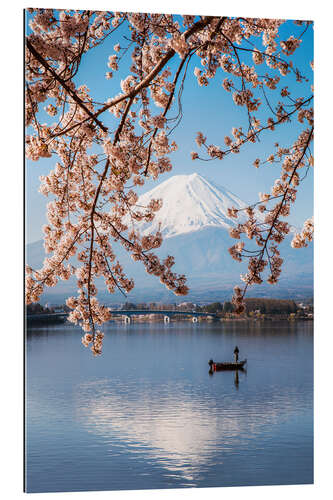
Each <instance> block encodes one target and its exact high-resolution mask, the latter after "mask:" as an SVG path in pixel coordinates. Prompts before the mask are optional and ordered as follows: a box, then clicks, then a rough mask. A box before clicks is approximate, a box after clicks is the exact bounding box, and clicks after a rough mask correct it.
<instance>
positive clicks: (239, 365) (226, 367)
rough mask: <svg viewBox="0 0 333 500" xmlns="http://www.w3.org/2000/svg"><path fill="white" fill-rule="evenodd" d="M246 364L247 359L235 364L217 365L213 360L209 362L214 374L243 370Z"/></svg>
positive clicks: (231, 362)
mask: <svg viewBox="0 0 333 500" xmlns="http://www.w3.org/2000/svg"><path fill="white" fill-rule="evenodd" d="M245 363H246V359H244V360H243V361H237V363H236V362H233V361H230V362H228V361H227V362H225V363H215V361H213V360H212V359H210V360H209V362H208V364H209V366H210V370H212V371H214V372H218V371H222V370H243V369H244V365H245Z"/></svg>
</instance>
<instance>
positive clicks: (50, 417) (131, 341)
mask: <svg viewBox="0 0 333 500" xmlns="http://www.w3.org/2000/svg"><path fill="white" fill-rule="evenodd" d="M312 329H313V324H312V322H310V321H309V322H288V321H283V322H282V321H281V322H259V321H258V322H229V323H207V322H202V323H198V324H192V323H190V322H175V323H170V324H166V325H164V324H163V323H132V324H130V325H123V324H121V323H110V324H109V326H108V327H107V328H105V329H104V331H105V338H104V350H103V355H102V356H101V357H97V358H94V357H93V356H92V354H91V352H90V350H89V349H87V348H85V347H83V346H82V344H81V336H82V334H81V330H80V329H79V328H77V327H74V326H72V325H69V324H64V325H54V326H50V327H48V328H45V327H44V326H43V327H36V328H29V330H28V333H27V343H26V488H27V491H28V492H51V491H84V490H86V491H87V490H123V489H127V490H131V489H148V488H154V489H155V488H156V489H157V488H180V487H209V486H242V485H244V486H249V485H278V484H305V483H312V482H313V330H312ZM236 344H237V345H238V347H239V349H240V356H239V357H240V359H243V358H247V360H248V365H247V371H246V372H238V379H237V375H236V373H235V372H218V373H214V374H213V375H209V373H208V370H209V367H208V360H209V359H210V358H213V359H214V360H216V361H224V360H231V359H232V353H233V350H234V347H235V345H236Z"/></svg>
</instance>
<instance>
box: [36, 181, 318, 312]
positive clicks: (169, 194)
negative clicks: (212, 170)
mask: <svg viewBox="0 0 333 500" xmlns="http://www.w3.org/2000/svg"><path fill="white" fill-rule="evenodd" d="M160 198H161V199H162V200H163V205H162V208H161V209H160V210H159V211H158V212H157V213H156V216H155V219H154V220H153V221H152V222H151V223H143V222H141V223H136V228H137V229H140V233H144V234H147V233H150V232H154V231H157V230H158V229H160V231H161V232H162V235H163V243H162V246H161V248H159V249H158V250H157V251H156V253H157V254H158V255H159V256H160V257H161V258H165V257H166V256H167V255H172V256H174V257H175V262H176V263H175V266H174V268H173V269H174V271H175V272H177V273H182V274H185V275H186V276H187V279H188V285H189V287H190V295H189V299H190V300H193V299H195V300H205V299H206V300H224V298H226V297H228V298H230V293H231V290H232V287H233V286H234V285H235V284H236V283H239V282H240V281H239V275H240V273H244V272H246V268H247V263H246V262H242V263H238V262H236V261H234V260H233V259H232V257H231V256H230V254H229V252H228V248H229V247H230V246H232V245H233V244H234V242H235V240H233V239H232V238H231V237H230V235H229V229H230V228H231V227H233V226H235V225H236V224H237V223H238V222H242V221H244V220H246V214H245V213H244V212H240V213H239V217H238V218H237V219H232V218H230V217H229V216H228V212H227V209H228V208H231V207H235V208H237V209H243V208H244V207H246V206H247V204H246V203H245V202H243V201H242V200H240V199H239V198H238V197H237V196H235V195H234V194H232V193H231V192H230V191H228V190H227V189H225V188H222V187H218V186H216V185H214V184H213V183H212V182H210V181H208V180H207V179H205V178H204V177H202V176H201V175H198V174H193V175H177V176H174V177H171V178H170V179H168V180H166V181H164V182H162V183H161V184H159V185H158V186H156V187H155V188H154V189H152V190H150V191H149V192H147V193H145V194H143V195H141V196H140V197H139V199H138V202H137V205H138V206H141V207H144V206H147V205H148V204H149V202H150V201H151V200H152V199H160ZM258 217H262V216H261V214H258ZM114 248H115V252H116V255H117V258H118V259H119V261H120V263H121V264H122V265H123V267H124V270H125V272H126V274H127V276H128V277H132V278H134V281H135V283H136V286H135V288H134V290H133V291H132V292H131V293H130V294H129V300H133V301H135V300H140V301H141V300H143V301H150V300H164V301H174V300H175V296H174V295H173V294H172V292H169V291H168V290H166V289H165V288H164V286H163V285H161V284H160V282H159V280H158V279H157V278H156V277H154V276H150V275H147V273H146V272H145V270H144V268H143V265H142V264H141V263H140V262H133V260H132V259H131V258H130V255H129V254H128V253H127V252H126V251H125V250H124V249H123V248H122V247H120V245H119V243H118V244H117V243H116V244H114ZM281 256H282V258H283V259H284V267H283V272H282V275H281V279H280V283H279V284H278V285H277V286H274V287H272V286H269V285H267V286H265V285H261V286H259V287H256V288H253V289H252V290H253V292H251V293H253V295H257V294H264V295H266V296H274V295H275V296H280V297H296V296H297V294H298V295H300V296H304V295H312V286H313V250H312V248H311V247H308V248H303V249H298V250H295V249H292V248H291V247H290V237H289V238H286V240H285V241H284V242H283V244H282V245H281ZM44 257H45V255H44V249H43V242H42V240H40V241H39V242H36V243H33V244H31V245H28V246H27V262H28V263H29V264H30V265H31V266H32V267H33V268H35V269H38V268H40V267H41V265H42V262H43V260H44ZM74 265H75V263H74ZM75 288H76V287H75V282H74V280H70V281H69V282H61V283H60V284H59V285H58V286H57V287H56V288H55V289H50V292H48V293H52V294H54V293H62V294H65V293H66V294H67V293H75ZM101 288H103V285H102V287H101ZM106 300H108V301H109V302H112V301H119V300H123V298H122V297H121V296H117V295H116V294H115V295H114V296H110V295H108V296H107V299H106Z"/></svg>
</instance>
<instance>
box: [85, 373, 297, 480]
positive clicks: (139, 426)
mask: <svg viewBox="0 0 333 500" xmlns="http://www.w3.org/2000/svg"><path fill="white" fill-rule="evenodd" d="M234 384H235V386H236V389H238V388H239V372H238V370H236V371H235V373H234ZM118 390H120V391H121V393H120V394H119V393H118ZM295 406H297V405H295V401H293V400H292V399H291V398H290V395H289V394H280V395H275V394H271V395H270V397H269V399H266V400H261V401H255V400H254V401H251V402H248V405H247V407H246V409H243V408H242V406H241V405H240V404H239V400H238V399H234V398H232V397H229V398H227V397H225V398H224V400H222V401H216V400H215V399H214V398H212V397H211V396H209V395H206V396H205V397H203V395H202V394H201V397H200V398H199V397H198V396H197V395H193V394H191V395H189V394H186V391H185V390H184V387H181V386H179V385H173V384H169V386H168V388H167V392H165V393H163V394H161V393H160V392H159V391H158V390H157V389H155V390H154V388H152V387H149V388H147V389H146V390H144V389H139V388H136V391H135V393H134V394H133V393H132V392H131V391H128V388H127V390H126V392H125V393H124V392H123V388H117V387H115V385H114V383H112V382H111V381H110V380H104V381H95V382H87V383H84V384H81V385H79V386H78V387H76V389H75V413H76V419H77V421H78V422H79V423H80V425H82V426H84V427H85V428H86V429H87V431H88V432H90V433H94V434H97V435H100V436H102V437H103V440H104V441H105V443H106V444H107V443H109V444H110V446H112V445H113V446H114V443H115V441H116V442H117V441H118V442H119V446H120V447H122V446H123V447H126V449H127V451H128V452H130V453H132V454H135V455H137V454H142V453H143V454H144V455H145V456H148V457H149V459H150V460H151V461H152V462H154V463H159V464H160V465H161V466H163V468H164V469H165V470H167V471H170V472H172V473H176V474H177V475H179V476H181V477H182V478H183V480H186V481H187V482H190V483H189V484H188V486H191V485H192V486H195V485H196V484H197V480H198V479H199V478H200V476H201V475H202V474H203V473H204V471H205V470H206V469H207V467H208V466H209V465H210V464H211V463H212V462H213V461H214V460H216V454H218V455H219V463H220V464H222V463H223V462H224V460H226V459H227V456H228V454H229V453H234V446H235V443H238V446H240V447H241V446H242V445H244V443H248V442H249V441H251V440H255V439H256V437H257V436H258V435H259V434H261V435H263V434H265V433H266V432H267V433H268V434H271V433H272V429H273V427H274V425H281V423H282V422H283V421H284V420H286V418H288V414H290V413H293V412H294V411H295ZM282 408H283V410H282ZM121 443H122V444H121Z"/></svg>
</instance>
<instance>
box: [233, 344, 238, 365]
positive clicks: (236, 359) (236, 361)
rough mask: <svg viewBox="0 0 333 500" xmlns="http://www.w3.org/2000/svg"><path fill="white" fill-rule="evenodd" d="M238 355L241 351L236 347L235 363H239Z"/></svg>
mask: <svg viewBox="0 0 333 500" xmlns="http://www.w3.org/2000/svg"><path fill="white" fill-rule="evenodd" d="M238 354H239V349H238V347H237V346H236V347H235V349H234V356H235V363H238Z"/></svg>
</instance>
